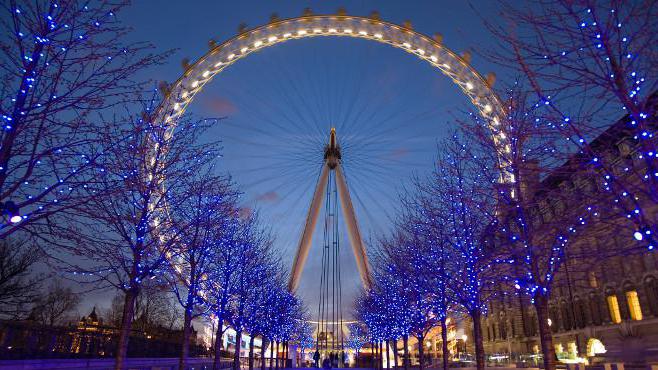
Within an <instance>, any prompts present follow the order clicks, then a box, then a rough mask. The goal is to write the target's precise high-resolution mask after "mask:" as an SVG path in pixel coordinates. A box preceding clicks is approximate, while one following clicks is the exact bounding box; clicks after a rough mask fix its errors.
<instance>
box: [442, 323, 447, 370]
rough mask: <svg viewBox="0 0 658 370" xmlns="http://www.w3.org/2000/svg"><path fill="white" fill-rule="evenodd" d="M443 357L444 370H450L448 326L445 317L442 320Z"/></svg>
mask: <svg viewBox="0 0 658 370" xmlns="http://www.w3.org/2000/svg"><path fill="white" fill-rule="evenodd" d="M441 356H442V357H443V370H448V324H447V318H445V317H444V318H442V319H441Z"/></svg>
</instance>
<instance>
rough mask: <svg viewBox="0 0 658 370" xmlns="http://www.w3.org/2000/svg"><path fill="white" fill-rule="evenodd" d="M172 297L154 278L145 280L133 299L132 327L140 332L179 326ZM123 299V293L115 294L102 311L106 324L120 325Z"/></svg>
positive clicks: (170, 328) (178, 315) (178, 314)
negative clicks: (106, 307) (107, 306)
mask: <svg viewBox="0 0 658 370" xmlns="http://www.w3.org/2000/svg"><path fill="white" fill-rule="evenodd" d="M172 298H173V297H171V295H170V294H169V290H168V289H167V287H166V286H163V285H162V284H160V283H158V282H156V281H155V280H151V279H148V280H146V281H145V282H144V283H143V284H142V288H141V289H140V291H139V294H138V295H137V299H136V300H135V314H134V318H133V320H134V323H133V327H134V328H135V329H137V330H139V331H142V332H150V331H154V330H158V329H160V328H165V329H168V330H174V329H175V328H177V327H179V326H180V316H181V313H180V310H178V309H177V307H176V305H175V302H173V299H172ZM124 300H125V297H124V294H123V293H119V294H117V295H115V296H114V298H113V299H112V302H111V304H110V307H109V308H108V309H106V310H105V311H104V315H103V316H104V319H105V322H106V323H107V324H108V325H113V326H114V327H117V328H118V327H121V319H122V315H123V303H124Z"/></svg>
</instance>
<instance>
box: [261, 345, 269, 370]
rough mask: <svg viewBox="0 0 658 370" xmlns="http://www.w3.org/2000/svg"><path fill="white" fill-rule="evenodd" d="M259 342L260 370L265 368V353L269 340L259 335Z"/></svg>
mask: <svg viewBox="0 0 658 370" xmlns="http://www.w3.org/2000/svg"><path fill="white" fill-rule="evenodd" d="M260 343H261V344H260V370H265V353H267V346H268V345H269V342H268V341H267V339H266V338H265V337H261V339H260Z"/></svg>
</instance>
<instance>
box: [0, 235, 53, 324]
mask: <svg viewBox="0 0 658 370" xmlns="http://www.w3.org/2000/svg"><path fill="white" fill-rule="evenodd" d="M42 258H43V253H41V251H40V250H39V249H37V248H34V247H33V245H32V244H31V243H27V242H25V241H22V240H15V239H5V240H0V315H2V316H5V317H17V316H19V315H21V314H22V313H26V310H28V306H30V305H32V304H33V303H34V301H35V299H36V298H37V297H38V294H39V288H40V281H41V279H40V278H39V276H37V275H35V272H34V270H33V268H34V267H35V265H36V264H37V263H38V262H39V261H41V260H42Z"/></svg>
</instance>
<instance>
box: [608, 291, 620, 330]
mask: <svg viewBox="0 0 658 370" xmlns="http://www.w3.org/2000/svg"><path fill="white" fill-rule="evenodd" d="M606 300H607V301H608V310H609V311H610V320H612V322H613V323H615V324H619V323H620V322H621V314H620V313H619V302H618V301H617V296H616V295H609V296H608V297H607V298H606Z"/></svg>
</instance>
